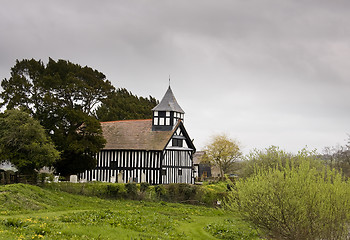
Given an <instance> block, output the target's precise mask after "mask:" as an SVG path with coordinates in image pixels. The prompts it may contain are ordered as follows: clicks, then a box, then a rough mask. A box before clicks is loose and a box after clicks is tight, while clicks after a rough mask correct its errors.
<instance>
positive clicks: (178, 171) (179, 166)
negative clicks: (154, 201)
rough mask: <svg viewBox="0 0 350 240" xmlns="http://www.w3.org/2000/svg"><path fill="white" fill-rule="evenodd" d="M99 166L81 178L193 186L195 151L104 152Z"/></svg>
mask: <svg viewBox="0 0 350 240" xmlns="http://www.w3.org/2000/svg"><path fill="white" fill-rule="evenodd" d="M96 159H97V167H96V168H95V169H93V170H88V171H85V172H84V173H82V174H81V175H80V178H81V179H85V180H87V181H101V182H123V183H127V182H136V183H141V182H148V183H150V184H169V183H193V172H192V154H191V151H181V150H164V151H143V150H102V151H101V152H99V153H98V154H97V156H96Z"/></svg>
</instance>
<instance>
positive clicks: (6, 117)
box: [0, 110, 59, 174]
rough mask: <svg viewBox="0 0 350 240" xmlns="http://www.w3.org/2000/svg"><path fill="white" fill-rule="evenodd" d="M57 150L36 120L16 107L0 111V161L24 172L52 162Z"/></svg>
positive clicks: (57, 156) (54, 159)
mask: <svg viewBox="0 0 350 240" xmlns="http://www.w3.org/2000/svg"><path fill="white" fill-rule="evenodd" d="M58 158H59V152H58V151H57V150H56V149H55V146H54V144H53V142H52V141H51V139H50V138H49V137H48V136H47V133H46V132H45V129H44V128H43V127H42V126H41V125H40V123H39V121H38V120H35V119H33V118H32V117H31V116H30V115H29V114H28V113H25V112H22V111H19V110H7V111H5V113H2V114H0V162H2V161H10V162H11V163H12V164H14V165H15V166H16V167H17V169H18V170H19V171H20V172H21V173H24V174H32V173H34V172H35V171H38V170H40V169H41V168H42V167H44V166H47V167H49V166H52V165H53V164H54V162H55V161H56V160H57V159H58Z"/></svg>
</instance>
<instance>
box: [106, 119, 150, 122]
mask: <svg viewBox="0 0 350 240" xmlns="http://www.w3.org/2000/svg"><path fill="white" fill-rule="evenodd" d="M136 121H152V119H126V120H115V121H105V122H100V123H114V122H136Z"/></svg>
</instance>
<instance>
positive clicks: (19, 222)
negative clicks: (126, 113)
mask: <svg viewBox="0 0 350 240" xmlns="http://www.w3.org/2000/svg"><path fill="white" fill-rule="evenodd" d="M0 239H259V238H258V235H257V233H256V231H255V230H253V229H251V228H250V227H249V226H248V225H247V224H246V223H244V222H241V221H239V220H238V219H237V218H235V217H234V216H232V215H231V213H226V212H224V211H221V210H219V209H215V208H208V207H202V206H194V205H187V204H178V203H167V202H147V201H130V200H105V199H100V198H97V197H87V196H79V195H73V194H68V193H64V192H60V191H53V190H49V189H42V188H39V187H36V186H30V185H24V184H15V185H7V186H0Z"/></svg>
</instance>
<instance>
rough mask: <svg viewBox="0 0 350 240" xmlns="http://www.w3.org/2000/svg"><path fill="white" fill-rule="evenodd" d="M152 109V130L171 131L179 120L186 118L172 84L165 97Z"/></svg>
mask: <svg viewBox="0 0 350 240" xmlns="http://www.w3.org/2000/svg"><path fill="white" fill-rule="evenodd" d="M152 111H153V120H152V131H171V130H172V129H173V128H174V126H176V124H177V122H178V121H183V120H184V114H185V112H184V110H182V108H181V107H180V105H179V104H178V103H177V101H176V98H175V96H174V93H173V91H172V90H171V88H170V85H169V88H168V90H167V91H166V93H165V95H164V97H163V99H162V100H161V101H160V103H159V104H158V105H157V106H155V107H154V108H153V109H152Z"/></svg>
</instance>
